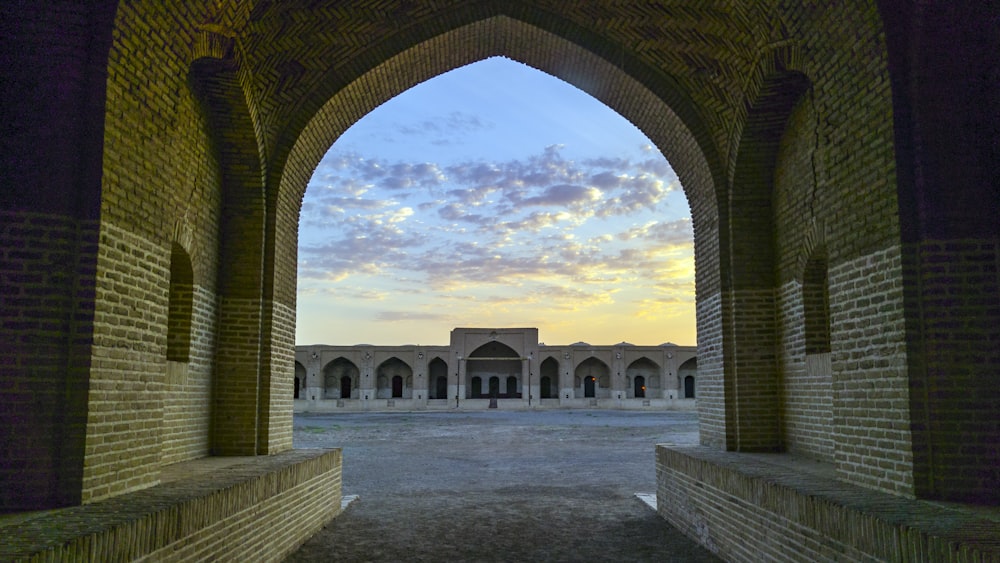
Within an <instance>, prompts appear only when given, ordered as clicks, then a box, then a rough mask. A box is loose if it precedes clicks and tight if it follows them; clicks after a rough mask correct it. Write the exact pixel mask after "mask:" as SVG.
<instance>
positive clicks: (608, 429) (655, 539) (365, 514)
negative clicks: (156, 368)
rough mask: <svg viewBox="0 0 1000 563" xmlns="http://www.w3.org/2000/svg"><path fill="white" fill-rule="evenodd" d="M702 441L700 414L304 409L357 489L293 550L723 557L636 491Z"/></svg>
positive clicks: (468, 557) (362, 555) (368, 556)
mask: <svg viewBox="0 0 1000 563" xmlns="http://www.w3.org/2000/svg"><path fill="white" fill-rule="evenodd" d="M697 440H698V432H697V421H696V415H695V413H689V412H655V413H650V412H626V411H597V410H594V411H520V412H514V411H487V412H434V413H399V414H395V413H349V414H332V415H331V414H324V415H315V414H314V415H309V414H299V415H295V447H297V448H310V447H341V448H343V450H344V477H343V478H344V481H343V483H344V484H343V493H344V495H345V496H346V495H358V500H356V501H355V502H353V503H352V504H351V505H350V506H349V507H348V508H347V510H346V511H345V512H344V513H343V514H341V515H340V516H339V517H337V518H336V519H334V520H333V521H332V522H331V523H330V524H329V525H327V526H326V528H324V529H323V530H322V531H320V532H319V533H318V534H316V535H315V536H314V537H313V538H312V539H310V540H309V541H307V542H306V543H305V544H304V545H303V546H302V547H301V548H300V549H299V550H298V551H297V552H295V553H294V554H292V555H291V556H290V557H289V558H288V559H287V561H715V560H716V559H715V558H714V557H713V556H712V555H711V554H710V553H708V552H707V551H705V550H704V549H702V548H701V547H699V546H697V545H696V544H695V543H693V542H691V541H690V540H688V539H687V538H686V537H684V536H682V535H681V534H680V533H679V532H678V531H676V530H675V529H674V528H672V527H671V526H669V525H668V524H667V523H666V522H665V521H664V520H663V519H661V518H660V517H659V516H657V515H656V513H655V512H654V511H653V510H652V509H650V508H649V507H648V506H647V505H645V504H644V503H642V502H641V501H640V500H638V499H637V498H635V493H636V492H648V493H653V492H655V490H656V468H655V463H654V444H656V443H664V442H669V443H677V444H691V443H696V442H697Z"/></svg>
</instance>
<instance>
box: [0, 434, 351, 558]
mask: <svg viewBox="0 0 1000 563" xmlns="http://www.w3.org/2000/svg"><path fill="white" fill-rule="evenodd" d="M195 463H197V462H195ZM197 467H198V466H197V465H189V466H187V470H189V471H193V472H194V473H197V474H198V475H196V476H195V477H189V478H186V479H182V480H179V481H172V482H170V483H166V484H163V485H159V486H157V487H152V488H148V489H145V490H143V491H139V492H135V493H130V494H124V495H119V496H117V497H115V498H113V499H108V500H104V501H98V502H94V503H91V504H88V505H85V506H79V507H74V508H67V509H63V510H60V511H55V512H52V513H48V514H45V513H43V514H40V515H37V516H34V517H30V518H27V519H25V520H23V521H21V522H16V523H12V524H6V525H5V524H4V523H3V522H0V534H2V535H3V536H4V538H5V539H4V542H3V543H2V544H0V559H3V560H4V561H24V562H31V561H133V560H138V559H142V560H143V561H280V560H281V559H283V558H284V557H285V556H286V555H288V554H289V553H291V552H292V551H294V550H295V549H296V548H298V546H299V545H301V544H302V542H304V541H305V540H306V539H307V538H308V537H309V536H311V535H312V534H314V533H315V532H316V531H317V530H319V529H320V528H321V527H322V526H323V525H324V524H325V523H326V522H328V521H329V520H330V519H331V518H333V517H335V516H336V515H337V514H339V513H340V510H341V473H340V468H341V453H340V450H300V451H296V452H287V453H285V454H283V455H279V456H271V457H268V458H266V459H261V460H259V461H256V462H249V461H243V462H242V463H238V464H236V465H232V466H229V467H224V468H212V469H209V470H206V471H203V472H202V471H198V470H197ZM290 511H294V512H295V514H296V517H295V518H288V517H287V515H288V513H289V512H290Z"/></svg>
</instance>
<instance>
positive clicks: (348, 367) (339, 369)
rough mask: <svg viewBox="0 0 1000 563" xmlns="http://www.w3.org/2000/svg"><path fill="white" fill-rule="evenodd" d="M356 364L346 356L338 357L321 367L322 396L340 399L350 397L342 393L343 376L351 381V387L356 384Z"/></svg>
mask: <svg viewBox="0 0 1000 563" xmlns="http://www.w3.org/2000/svg"><path fill="white" fill-rule="evenodd" d="M358 374H360V371H359V370H358V366H356V365H354V362H352V361H350V360H348V359H347V358H344V357H340V358H337V359H336V360H333V361H332V362H330V363H328V364H326V367H324V368H323V398H324V399H341V398H345V399H346V398H350V394H348V395H347V396H346V397H345V396H344V395H343V394H342V393H343V389H344V378H347V379H348V380H349V381H351V382H352V385H351V386H352V387H354V386H356V382H357V380H358Z"/></svg>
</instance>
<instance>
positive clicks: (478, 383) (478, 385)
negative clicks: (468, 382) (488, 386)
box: [472, 377, 483, 399]
mask: <svg viewBox="0 0 1000 563" xmlns="http://www.w3.org/2000/svg"><path fill="white" fill-rule="evenodd" d="M482 397H483V380H482V378H481V377H473V378H472V398H473V399H481V398H482Z"/></svg>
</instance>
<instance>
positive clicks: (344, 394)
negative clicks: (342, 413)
mask: <svg viewBox="0 0 1000 563" xmlns="http://www.w3.org/2000/svg"><path fill="white" fill-rule="evenodd" d="M340 398H341V399H350V398H351V376H349V375H345V376H343V377H341V378H340Z"/></svg>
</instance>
